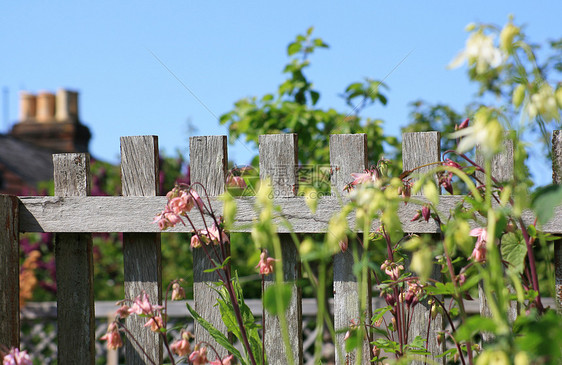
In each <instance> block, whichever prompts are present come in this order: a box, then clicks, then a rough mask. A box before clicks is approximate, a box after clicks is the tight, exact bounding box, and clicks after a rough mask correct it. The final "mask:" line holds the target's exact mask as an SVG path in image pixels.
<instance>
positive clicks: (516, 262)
mask: <svg viewBox="0 0 562 365" xmlns="http://www.w3.org/2000/svg"><path fill="white" fill-rule="evenodd" d="M501 242H502V244H501V252H502V257H503V259H504V260H506V261H507V262H509V264H510V265H509V266H508V270H513V272H514V273H516V274H521V273H522V272H523V270H524V269H525V256H527V245H526V244H525V240H524V239H523V237H521V235H520V234H517V233H515V232H513V233H507V234H505V235H503V237H502V241H501Z"/></svg>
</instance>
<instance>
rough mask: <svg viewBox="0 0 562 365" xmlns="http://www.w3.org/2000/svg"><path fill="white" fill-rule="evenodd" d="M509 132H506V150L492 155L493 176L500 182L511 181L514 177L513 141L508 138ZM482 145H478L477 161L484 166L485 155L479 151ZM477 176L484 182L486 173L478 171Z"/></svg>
mask: <svg viewBox="0 0 562 365" xmlns="http://www.w3.org/2000/svg"><path fill="white" fill-rule="evenodd" d="M508 135H509V132H507V133H505V139H504V150H503V151H502V152H501V153H498V154H497V155H495V156H494V157H492V176H494V177H495V178H496V179H497V180H498V181H499V182H504V181H509V180H511V179H512V178H513V141H512V140H511V139H509V138H508ZM479 151H480V147H479V146H477V147H476V161H475V162H476V163H477V164H478V165H480V166H481V167H484V156H483V155H482V154H481V153H479ZM476 177H477V178H478V179H480V181H482V182H483V183H485V182H486V180H485V179H486V175H485V174H484V173H483V172H480V171H477V172H476Z"/></svg>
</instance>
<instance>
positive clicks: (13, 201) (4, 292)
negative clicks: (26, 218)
mask: <svg viewBox="0 0 562 365" xmlns="http://www.w3.org/2000/svg"><path fill="white" fill-rule="evenodd" d="M18 210H19V203H18V199H17V198H16V197H15V196H11V195H0V222H1V223H2V229H1V230H0V344H3V345H4V346H7V347H8V348H10V347H18V348H19V345H20V307H19V292H20V285H19V272H20V270H19V231H18V219H19V212H18Z"/></svg>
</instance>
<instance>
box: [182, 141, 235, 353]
mask: <svg viewBox="0 0 562 365" xmlns="http://www.w3.org/2000/svg"><path fill="white" fill-rule="evenodd" d="M189 163H190V180H191V184H192V185H193V184H196V183H200V184H201V185H202V187H201V186H197V185H195V189H196V190H197V191H198V192H199V194H201V196H202V197H204V196H205V195H204V191H203V189H202V188H205V190H206V193H207V194H208V195H209V196H218V195H221V194H222V193H224V191H225V186H226V173H227V163H228V155H227V149H226V136H206V137H191V138H190V139H189ZM192 212H193V213H194V214H196V215H199V212H198V211H196V210H195V209H194V210H193V211H192ZM216 213H217V214H220V213H221V210H216ZM194 214H191V215H194ZM199 222H200V223H198V224H196V228H197V229H204V228H205V227H204V225H203V222H201V221H199ZM207 222H208V223H207V224H212V220H210V219H207ZM190 229H191V227H190ZM225 248H226V249H228V245H227V246H226V247H225ZM208 252H209V253H211V252H210V250H209V251H208ZM213 258H217V257H216V256H213ZM210 268H212V263H211V261H210V260H209V258H208V257H207V254H206V253H205V249H204V248H203V247H201V248H198V249H194V250H193V298H194V302H195V310H196V311H197V312H198V313H199V314H200V315H201V316H202V317H203V318H205V319H206V320H207V322H209V323H211V324H212V325H213V326H214V327H215V328H217V329H219V330H220V331H221V332H223V333H225V334H226V333H227V329H226V326H225V325H224V323H223V322H222V320H221V315H220V312H219V308H218V306H215V304H216V303H217V297H218V294H217V292H216V291H215V290H214V289H213V287H214V286H215V284H214V283H216V282H218V281H219V280H220V278H219V276H218V273H217V272H211V273H205V272H204V270H207V269H210ZM195 340H196V341H197V342H200V341H205V342H208V343H210V344H212V346H213V347H214V348H216V349H217V351H218V352H219V355H220V356H221V357H224V356H225V355H227V352H226V350H225V349H224V348H223V347H221V346H220V345H218V344H217V342H216V341H215V340H214V339H213V337H211V335H209V333H208V332H207V331H206V330H205V329H204V328H203V327H201V326H200V325H199V324H198V323H197V322H196V323H195ZM211 360H214V359H213V358H212V359H211Z"/></svg>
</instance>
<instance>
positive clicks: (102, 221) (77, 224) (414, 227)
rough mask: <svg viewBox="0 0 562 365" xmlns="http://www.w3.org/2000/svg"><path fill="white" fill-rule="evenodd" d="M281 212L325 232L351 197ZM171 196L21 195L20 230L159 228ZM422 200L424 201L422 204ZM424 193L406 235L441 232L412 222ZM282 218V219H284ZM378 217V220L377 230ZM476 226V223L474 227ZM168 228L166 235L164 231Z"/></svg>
mask: <svg viewBox="0 0 562 365" xmlns="http://www.w3.org/2000/svg"><path fill="white" fill-rule="evenodd" d="M463 198H464V196H462V195H442V196H440V197H439V206H438V211H439V212H440V213H445V214H444V216H447V215H446V212H449V211H451V210H453V209H454V208H455V207H456V206H457V204H459V203H461V202H462V201H463ZM210 201H211V206H212V207H213V210H214V211H215V212H221V211H222V201H221V200H220V198H218V197H211V198H210ZM255 201H256V198H254V197H238V198H236V203H237V207H238V211H237V214H236V222H235V224H234V226H233V228H232V229H231V231H232V232H250V231H251V226H250V225H251V224H252V222H254V221H255V220H256V219H258V216H259V213H258V212H256V210H255ZM273 201H274V204H275V205H277V206H278V207H279V208H280V210H281V214H280V216H279V217H278V218H277V220H276V222H277V223H281V222H282V221H283V220H286V221H288V222H289V223H291V225H292V228H293V232H296V233H323V232H326V230H327V228H328V222H329V221H330V218H331V217H332V216H333V214H335V213H336V212H337V211H338V210H339V209H341V207H342V206H343V205H344V204H345V203H346V202H347V201H348V199H347V198H345V197H343V198H339V197H331V196H324V197H319V198H318V207H317V209H316V212H315V213H312V212H311V211H310V209H309V208H308V206H307V205H306V202H305V198H304V197H301V196H297V197H294V198H274V200H273ZM166 202H167V199H166V197H163V196H154V197H121V196H89V197H83V198H82V197H19V210H20V213H19V230H20V232H55V233H57V232H76V233H79V232H80V233H85V232H91V233H102V232H136V233H150V232H153V233H154V232H160V230H159V229H158V226H157V225H156V224H153V223H152V220H153V219H154V216H155V215H156V214H157V213H159V212H160V211H162V207H164V206H165V205H166ZM417 202H419V204H418V203H417ZM427 202H428V201H427V199H426V198H424V197H412V200H411V202H410V203H408V204H407V205H406V206H404V205H402V206H401V207H400V209H399V211H398V212H399V215H400V220H401V222H402V229H403V230H404V232H405V233H439V232H440V230H439V226H438V225H437V224H436V223H435V222H434V221H433V220H430V221H429V222H425V221H424V220H421V221H415V222H411V219H412V218H413V217H414V215H415V214H416V212H417V211H418V210H419V209H420V205H423V204H425V203H427ZM188 216H189V217H190V218H191V219H192V220H193V222H194V224H195V225H196V226H201V224H202V220H201V216H200V215H199V213H198V212H190V213H188ZM281 217H282V218H281ZM522 218H523V222H524V223H525V224H526V225H529V224H533V223H534V222H535V216H534V214H533V213H532V212H531V211H524V212H523V215H522ZM348 222H349V224H350V227H354V226H355V217H354V214H353V213H351V214H350V216H349V218H348ZM378 226H379V221H375V222H374V223H373V228H374V229H376V228H378ZM474 226H476V225H474ZM277 230H278V232H279V233H289V232H290V231H289V230H288V229H287V227H286V226H285V225H281V224H279V225H278V227H277ZM540 230H541V231H542V232H545V233H552V234H562V207H557V208H556V209H555V211H554V214H553V218H552V219H551V220H550V221H549V222H548V223H546V224H544V225H543V226H542V227H540ZM191 231H192V228H191V226H189V225H187V226H184V225H182V224H178V225H177V226H175V227H173V228H168V229H167V230H166V231H165V232H176V233H179V232H185V233H188V232H191ZM165 232H164V233H165Z"/></svg>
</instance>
